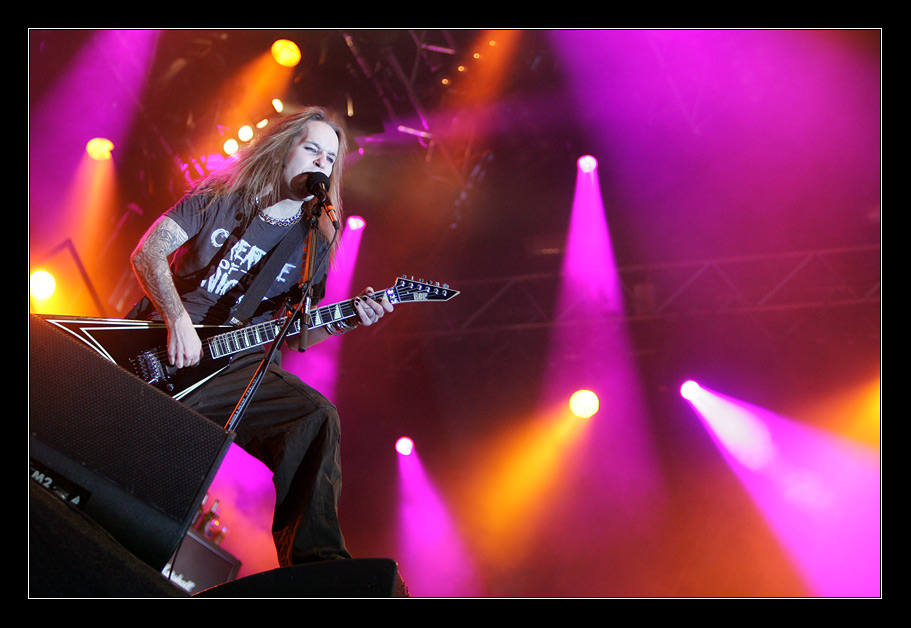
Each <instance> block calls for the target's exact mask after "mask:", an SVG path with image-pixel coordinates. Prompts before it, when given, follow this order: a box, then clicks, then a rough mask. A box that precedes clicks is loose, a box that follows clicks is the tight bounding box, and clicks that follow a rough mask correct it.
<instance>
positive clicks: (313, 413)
mask: <svg viewBox="0 0 911 628" xmlns="http://www.w3.org/2000/svg"><path fill="white" fill-rule="evenodd" d="M346 142H347V140H346V137H345V133H344V131H343V128H342V127H341V126H340V125H339V124H337V123H336V122H334V121H333V119H332V118H331V116H330V115H329V114H328V112H327V111H325V110H323V109H321V108H316V107H313V108H307V109H304V110H302V111H300V112H297V113H294V114H291V115H287V116H285V117H283V118H281V119H279V120H278V121H277V123H276V124H274V126H273V127H272V128H271V130H270V131H268V132H267V133H265V134H264V135H263V136H262V137H261V138H260V139H259V140H258V141H256V142H254V143H253V144H251V145H250V147H249V148H247V149H246V150H245V151H244V152H242V153H241V154H240V155H239V157H238V158H237V159H234V160H232V161H230V164H229V165H228V166H227V167H226V168H225V169H223V170H222V171H220V172H218V173H217V174H215V175H213V176H211V177H209V178H208V179H206V180H204V181H203V182H202V183H201V184H200V185H198V186H197V187H196V188H194V189H193V190H192V191H190V192H189V193H188V194H187V195H186V196H184V197H183V198H182V199H181V200H180V201H179V202H178V203H177V204H176V205H175V206H174V207H172V208H171V209H169V210H168V211H167V212H165V213H164V214H163V215H162V216H161V217H160V218H159V219H158V220H157V221H156V222H155V224H153V225H152V227H151V228H150V229H149V230H148V232H147V233H146V234H145V235H144V236H143V238H142V239H141V241H140V242H139V244H138V246H137V247H136V249H135V251H134V253H133V255H132V258H131V259H132V263H133V266H134V269H135V271H136V275H137V276H138V278H139V281H140V283H141V285H142V287H143V289H144V291H145V293H146V295H147V298H146V299H144V302H143V303H142V304H141V305H140V306H139V307H138V308H137V309H136V310H135V311H134V313H133V314H132V315H131V316H132V317H142V318H149V317H152V318H158V319H161V320H163V321H164V322H165V324H166V326H167V328H168V361H169V363H170V364H171V365H173V366H174V367H177V368H192V367H193V365H196V364H197V363H198V362H199V360H200V357H201V354H202V348H201V347H202V343H201V341H200V337H199V335H198V333H197V331H196V329H195V328H194V324H202V323H211V324H222V323H226V322H229V321H231V320H232V316H233V314H234V313H235V312H236V308H237V307H239V306H240V304H242V303H243V298H242V297H243V296H244V294H245V292H247V291H248V290H250V288H251V284H252V283H253V279H254V278H255V276H256V272H257V270H258V269H259V268H262V267H263V266H264V265H265V264H266V261H267V260H268V258H269V254H270V253H271V252H272V251H286V250H287V249H286V248H285V247H284V246H282V245H281V243H282V242H284V241H285V239H286V238H288V237H292V236H295V235H297V234H295V233H294V230H298V231H302V230H304V229H305V227H304V224H305V223H306V222H307V216H308V214H310V213H311V212H310V211H309V210H310V204H311V203H313V202H315V201H313V200H311V199H312V196H313V195H312V192H313V189H312V186H309V185H308V178H309V177H311V176H313V173H321V174H322V175H324V176H326V177H328V178H329V182H330V185H329V186H328V190H327V194H328V197H329V200H330V201H331V206H332V207H334V209H335V213H336V214H337V216H335V219H336V220H335V222H336V223H337V224H340V225H343V224H344V221H343V220H341V219H340V215H341V212H342V202H341V189H342V166H343V164H344V161H345V154H346V148H347V143H346ZM332 218H333V217H332V216H330V214H329V212H322V213H321V214H320V217H319V229H318V233H319V237H318V238H316V239H317V244H318V254H317V255H315V256H314V257H312V258H311V259H315V260H316V263H315V264H313V265H312V266H314V267H315V268H316V270H315V272H314V273H313V274H314V276H315V280H314V282H313V284H314V285H315V286H316V289H315V294H316V295H317V298H319V296H321V294H320V292H319V286H323V287H324V286H325V278H326V275H327V271H328V268H329V264H330V261H331V259H332V257H333V256H334V255H335V251H336V247H337V243H338V236H339V235H340V234H338V233H337V230H336V225H334V224H333V220H332ZM305 241H306V240H302V241H301V243H300V244H299V245H298V244H297V243H295V245H294V246H293V248H292V250H291V251H290V253H287V254H286V255H283V256H282V257H283V258H284V259H283V260H282V263H281V264H280V265H279V266H278V270H277V271H276V272H275V276H274V278H273V279H274V280H272V281H270V282H269V284H268V289H267V290H266V292H265V294H264V295H263V296H262V298H261V301H259V302H258V304H257V306H256V307H255V309H253V311H252V314H251V315H250V316H249V317H248V318H247V319H246V320H244V321H243V322H245V323H255V322H258V321H262V320H267V319H269V318H272V317H274V315H275V314H276V311H277V309H278V308H279V307H280V306H281V305H282V304H283V303H284V302H285V301H286V299H288V298H290V299H292V301H294V300H295V299H297V298H298V297H299V291H300V278H301V266H302V265H304V266H305V267H306V266H308V264H307V262H306V261H305V255H304V243H303V242H305ZM172 255H173V260H172V261H169V259H170V258H171V256H172ZM271 267H272V266H270V268H271ZM309 270H312V268H311V269H309ZM372 293H373V290H372V289H371V288H367V289H365V290H364V291H363V292H362V293H361V294H360V295H358V297H356V298H355V300H354V305H355V307H354V311H353V314H354V315H353V316H352V317H350V318H349V319H347V320H343V321H340V322H337V323H333V324H332V325H328V326H324V327H320V328H318V329H313V330H311V331H310V332H309V333H308V334H306V337H307V339H308V343H307V344H308V346H309V345H313V344H316V343H317V342H321V341H323V340H325V339H326V338H327V337H328V336H330V335H335V334H340V333H345V332H346V331H348V330H350V329H354V328H355V327H356V326H358V325H373V324H375V323H376V322H377V321H378V320H380V319H381V318H383V316H384V315H386V314H388V313H389V312H391V311H392V309H393V306H392V304H391V303H390V302H389V301H388V300H376V299H373V298H370V295H371V294H372ZM248 305H249V304H248ZM299 337H300V336H294V337H289V339H288V342H289V343H292V342H296V341H297V339H298V338H299ZM262 357H263V353H262V348H259V349H254V350H251V351H250V352H248V353H242V354H240V355H238V356H237V357H235V358H234V359H233V361H232V362H231V364H230V366H229V367H228V369H227V370H225V371H224V372H221V373H219V374H218V375H217V376H216V377H214V378H212V379H211V380H210V381H208V382H206V383H205V384H204V385H202V386H201V387H199V388H198V389H197V390H195V391H194V392H192V393H191V394H189V395H187V396H186V397H184V398H183V399H182V401H183V402H184V403H186V404H188V405H189V406H191V407H192V408H194V409H196V410H197V411H198V412H200V413H201V414H203V415H205V416H208V417H210V418H211V419H213V420H215V421H218V422H220V423H222V424H225V422H226V421H227V420H228V418H229V417H230V415H231V413H232V412H233V410H234V408H235V406H236V404H237V402H238V399H239V398H240V397H241V395H242V393H243V391H244V389H245V387H246V386H247V385H248V384H249V382H250V380H251V378H252V377H253V374H254V372H255V371H256V369H257V368H258V367H259V364H260V362H261V360H262ZM339 431H340V426H339V417H338V414H337V412H336V409H335V407H334V406H333V404H332V403H331V402H330V401H329V400H328V399H326V398H325V397H324V396H323V395H322V394H320V393H319V392H317V391H316V390H314V389H313V388H311V387H310V386H308V385H307V384H305V383H304V382H302V381H301V380H300V378H298V377H297V376H295V375H294V374H291V373H289V372H287V371H285V370H283V369H282V368H281V366H280V364H273V365H272V366H271V367H270V371H269V372H268V374H267V375H266V377H265V378H264V379H263V381H262V383H261V384H260V386H259V388H258V389H257V392H256V395H255V398H254V399H253V401H252V402H251V403H250V405H249V407H248V408H247V409H246V411H245V414H244V418H243V420H242V421H241V423H240V424H239V426H238V427H237V430H236V437H235V442H236V443H237V444H238V445H240V446H241V447H243V448H244V449H246V450H247V451H248V452H249V453H251V454H252V455H253V456H255V457H257V458H258V459H260V460H261V461H263V462H264V463H265V464H266V466H268V467H269V468H270V469H271V470H272V473H273V479H274V484H275V491H276V506H275V514H274V520H273V535H274V538H275V545H276V548H277V551H278V560H279V564H280V565H282V566H288V565H292V564H299V563H304V562H311V561H316V560H329V559H336V558H350V554H349V552H348V550H347V549H346V546H345V541H344V538H343V535H342V532H341V529H340V525H339V521H338V514H337V513H338V503H339V493H340V489H341V468H340V462H339Z"/></svg>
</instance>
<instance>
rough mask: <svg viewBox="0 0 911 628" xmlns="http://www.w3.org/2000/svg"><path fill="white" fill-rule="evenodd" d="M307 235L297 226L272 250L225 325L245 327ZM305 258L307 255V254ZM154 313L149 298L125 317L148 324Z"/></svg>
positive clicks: (214, 263)
mask: <svg viewBox="0 0 911 628" xmlns="http://www.w3.org/2000/svg"><path fill="white" fill-rule="evenodd" d="M243 231H244V229H243V228H242V225H239V226H238V229H235V231H234V233H232V234H231V235H230V236H229V237H228V240H227V242H225V244H224V245H223V246H222V247H221V251H220V252H219V255H217V256H216V257H215V258H214V259H213V260H212V261H211V262H210V263H209V265H208V267H207V268H208V270H207V271H206V272H207V273H211V272H212V270H213V269H214V268H216V267H217V265H218V262H219V261H220V259H221V257H223V256H224V255H226V254H227V251H228V250H229V249H230V248H231V246H233V244H234V243H235V242H237V241H238V240H239V239H240V238H241V237H242V235H243ZM303 231H304V230H303V228H301V226H300V223H297V224H296V225H295V226H294V227H292V228H291V229H289V230H288V231H287V232H286V233H285V235H284V236H282V239H281V241H280V242H279V243H278V245H277V246H275V247H274V248H273V249H272V252H271V253H270V254H269V255H268V256H267V257H266V261H265V263H264V264H261V267H260V268H259V269H258V270H257V271H256V272H255V277H254V279H253V281H252V282H248V283H249V286H248V287H247V288H246V289H245V290H244V291H243V299H240V302H237V303H235V304H234V306H233V307H232V308H231V313H230V315H229V316H228V320H227V321H223V322H225V323H229V324H232V325H242V324H244V322H245V321H246V320H247V319H248V318H250V317H251V316H252V315H253V313H254V312H255V310H256V308H257V307H258V306H259V304H260V303H261V302H262V300H263V297H265V295H266V292H267V291H268V290H269V287H270V286H271V285H272V284H273V283H274V282H275V279H276V277H278V273H279V271H280V270H281V268H282V266H283V265H284V264H285V263H286V262H287V261H288V260H289V259H290V256H291V254H292V253H293V252H294V251H295V249H296V248H297V247H298V246H300V245H301V244H302V243H303V240H304V234H303ZM304 254H306V251H305V252H304ZM193 281H194V283H196V282H198V281H199V278H198V277H197V279H196V280H193ZM238 296H240V295H238ZM153 311H154V305H153V304H152V302H151V300H150V299H149V298H148V297H147V296H143V297H142V298H141V299H140V300H139V301H138V302H137V303H136V304H135V305H134V306H133V308H132V309H131V310H130V312H129V313H127V314H126V315H124V318H127V319H134V320H147V319H148V318H149V317H150V315H151V314H152V312H153Z"/></svg>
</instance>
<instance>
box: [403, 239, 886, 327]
mask: <svg viewBox="0 0 911 628" xmlns="http://www.w3.org/2000/svg"><path fill="white" fill-rule="evenodd" d="M618 277H619V279H620V283H621V287H622V292H623V295H624V297H625V312H624V313H616V312H615V313H609V314H605V313H603V312H592V311H590V310H589V311H586V312H584V313H583V312H582V311H581V309H580V308H579V307H575V306H576V305H578V304H573V303H569V304H563V306H562V307H561V308H560V309H557V304H556V303H555V300H556V298H557V295H558V294H560V283H561V277H560V273H559V272H553V273H538V274H527V275H515V276H506V277H496V278H488V279H475V280H469V281H464V282H456V283H455V284H454V285H453V288H455V289H458V290H460V295H459V296H458V298H457V299H454V300H453V301H452V302H451V304H447V307H446V308H444V309H442V310H441V315H440V316H437V315H436V314H437V313H435V315H434V316H431V317H421V324H422V325H423V327H422V328H420V329H414V330H412V331H411V332H409V333H413V334H419V335H424V336H432V335H472V334H501V333H505V332H521V331H535V330H543V329H549V328H553V327H558V326H563V325H575V324H579V323H580V322H581V321H583V320H591V318H592V317H600V318H599V320H601V321H602V322H603V321H604V320H608V321H613V322H616V323H618V324H619V323H623V324H626V325H635V324H647V323H660V322H671V321H679V320H681V319H687V318H690V319H692V318H700V319H706V318H707V317H717V316H721V315H739V314H746V315H750V316H758V315H763V314H768V315H776V314H778V315H780V316H778V318H779V319H781V318H782V317H785V316H790V318H791V319H792V320H793V318H794V316H793V315H794V313H800V312H819V311H828V312H831V311H833V310H835V309H838V308H849V307H858V306H862V307H867V308H868V309H869V310H870V311H871V312H873V313H874V314H875V315H878V311H879V304H880V247H879V245H878V244H877V245H869V246H857V247H845V248H836V249H825V250H815V251H803V252H795V253H782V254H770V255H756V256H744V257H733V258H723V259H704V260H696V261H690V262H679V263H671V264H652V265H638V266H627V267H621V268H619V269H618ZM585 317H588V318H587V319H586V318H585ZM877 320H878V319H877ZM427 325H429V326H427Z"/></svg>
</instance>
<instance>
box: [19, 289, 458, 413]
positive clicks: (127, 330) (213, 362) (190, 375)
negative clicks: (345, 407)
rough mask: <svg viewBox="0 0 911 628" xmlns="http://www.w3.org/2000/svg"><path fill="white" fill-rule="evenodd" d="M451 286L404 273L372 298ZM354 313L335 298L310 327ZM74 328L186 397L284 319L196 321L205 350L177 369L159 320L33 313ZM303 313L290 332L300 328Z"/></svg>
mask: <svg viewBox="0 0 911 628" xmlns="http://www.w3.org/2000/svg"><path fill="white" fill-rule="evenodd" d="M458 294H459V292H458V291H457V290H452V289H451V288H449V286H445V285H444V286H441V285H440V284H431V283H426V282H424V281H423V280H414V279H413V278H412V279H408V278H405V277H402V278H400V279H398V281H397V282H396V284H395V285H394V286H393V287H391V288H387V289H386V290H383V291H382V292H377V293H376V294H374V295H373V298H374V299H388V300H389V301H390V302H391V303H393V304H394V305H397V304H400V303H432V302H434V301H448V300H450V299H452V298H454V297H455V296H456V295H458ZM354 315H355V309H354V302H353V301H352V300H348V301H342V302H339V303H333V304H331V305H325V306H321V307H318V308H314V309H312V310H310V311H309V314H308V317H307V318H308V329H316V328H318V327H323V326H325V325H329V324H331V323H335V322H337V321H341V320H345V319H348V318H351V317H352V316H354ZM34 316H38V317H39V318H41V319H43V320H44V321H46V322H48V323H50V324H51V325H54V326H56V327H57V328H59V329H61V330H63V331H65V332H67V333H69V334H71V335H72V336H74V337H75V338H77V339H79V340H81V341H82V342H84V343H85V344H87V345H88V346H89V347H91V348H92V349H94V350H95V351H97V352H98V353H99V354H100V355H101V356H102V357H104V358H105V359H107V360H110V361H111V362H113V363H114V364H117V365H118V366H121V367H123V368H124V369H126V370H127V371H129V372H131V373H133V374H134V375H136V376H137V377H139V378H140V379H141V380H143V381H144V382H146V383H147V384H150V385H152V386H155V387H156V388H158V389H159V390H161V391H162V392H165V393H167V394H169V395H171V396H172V397H174V398H175V399H182V398H184V397H186V396H187V395H188V394H190V393H191V392H193V391H194V390H196V389H197V388H198V387H199V386H202V385H203V384H205V383H206V382H207V381H209V380H210V379H211V378H212V377H214V376H216V375H217V374H218V373H220V372H221V371H223V370H224V369H225V368H227V367H228V365H229V364H230V362H231V359H232V357H233V356H234V355H236V354H237V353H239V352H241V351H244V350H246V349H250V348H253V347H258V346H261V345H264V344H266V343H269V342H271V341H272V340H274V339H275V338H277V337H278V334H279V332H280V330H281V327H282V321H281V320H274V321H266V322H264V323H256V324H253V325H249V326H247V327H239V328H238V327H232V326H230V325H196V331H197V333H198V334H199V337H200V340H202V347H203V354H202V359H201V360H200V363H199V364H198V365H197V366H192V367H187V368H183V369H176V368H174V367H173V366H171V365H169V364H168V356H167V346H168V330H167V327H166V326H165V324H164V323H162V322H158V321H141V320H129V319H122V318H91V317H83V316H54V315H49V314H35V315H34ZM300 326H301V323H300V318H298V319H297V320H295V322H294V325H293V328H292V329H291V330H289V332H288V335H289V336H291V335H294V334H298V333H300Z"/></svg>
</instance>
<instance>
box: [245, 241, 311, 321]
mask: <svg viewBox="0 0 911 628" xmlns="http://www.w3.org/2000/svg"><path fill="white" fill-rule="evenodd" d="M300 224H301V223H297V224H295V225H294V226H293V227H292V228H291V229H289V230H288V232H287V233H285V235H284V236H282V239H281V242H279V243H278V246H276V247H275V248H274V249H272V252H271V253H269V255H268V257H267V258H266V263H265V264H264V265H263V266H262V268H260V269H259V270H258V271H256V277H255V278H254V279H253V281H252V283H250V285H249V287H247V288H246V290H244V294H243V298H242V299H241V300H240V302H239V303H236V304H235V305H234V307H232V308H231V316H230V317H229V318H228V321H227V322H228V323H230V324H232V325H244V324H246V322H247V319H249V318H250V317H251V316H253V313H254V312H255V311H256V308H257V307H258V306H259V304H260V303H262V300H263V297H265V296H266V291H267V290H269V286H271V285H272V284H273V283H275V279H276V277H278V273H279V271H280V270H281V268H282V266H284V265H285V264H286V263H287V262H288V260H289V259H290V257H291V254H292V253H294V251H295V250H296V249H297V247H299V246H300V245H301V244H303V241H304V230H303V229H302V228H301V226H300ZM304 254H306V251H304Z"/></svg>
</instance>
